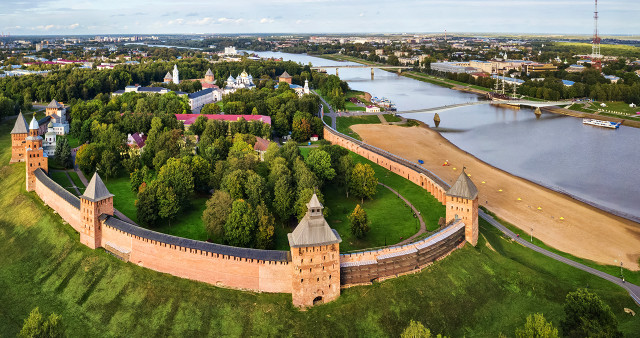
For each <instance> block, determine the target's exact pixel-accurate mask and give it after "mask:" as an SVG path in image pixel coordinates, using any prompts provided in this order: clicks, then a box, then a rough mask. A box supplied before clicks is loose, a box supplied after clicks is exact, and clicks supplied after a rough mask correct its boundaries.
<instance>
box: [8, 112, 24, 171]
mask: <svg viewBox="0 0 640 338" xmlns="http://www.w3.org/2000/svg"><path fill="white" fill-rule="evenodd" d="M27 134H29V126H27V121H26V120H25V119H24V116H22V112H20V114H18V118H17V119H16V124H15V125H14V126H13V129H11V160H10V161H9V163H16V162H24V154H25V149H26V142H27V141H26V139H27Z"/></svg>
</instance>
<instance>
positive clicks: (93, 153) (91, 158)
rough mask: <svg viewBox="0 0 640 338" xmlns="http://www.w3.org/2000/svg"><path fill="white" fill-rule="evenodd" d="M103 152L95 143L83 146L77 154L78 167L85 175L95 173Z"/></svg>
mask: <svg viewBox="0 0 640 338" xmlns="http://www.w3.org/2000/svg"><path fill="white" fill-rule="evenodd" d="M101 153H102V151H101V149H100V147H99V146H98V145H97V144H95V143H89V144H83V145H82V146H81V147H80V149H78V152H77V153H76V165H78V168H80V170H82V171H83V172H84V173H85V174H87V173H90V172H93V171H94V170H95V168H96V165H97V164H98V161H99V159H100V155H101Z"/></svg>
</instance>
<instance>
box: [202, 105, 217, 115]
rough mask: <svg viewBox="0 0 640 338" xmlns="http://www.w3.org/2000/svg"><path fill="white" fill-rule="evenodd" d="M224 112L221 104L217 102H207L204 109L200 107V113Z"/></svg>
mask: <svg viewBox="0 0 640 338" xmlns="http://www.w3.org/2000/svg"><path fill="white" fill-rule="evenodd" d="M221 112H222V109H221V108H220V106H219V105H217V104H215V103H208V104H205V105H204V107H202V109H200V114H207V115H209V114H220V113H221Z"/></svg>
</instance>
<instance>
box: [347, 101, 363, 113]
mask: <svg viewBox="0 0 640 338" xmlns="http://www.w3.org/2000/svg"><path fill="white" fill-rule="evenodd" d="M344 109H345V110H347V111H365V110H367V108H365V107H360V106H358V105H356V104H355V103H353V102H350V101H348V102H345V104H344Z"/></svg>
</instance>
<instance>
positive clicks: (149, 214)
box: [135, 183, 158, 226]
mask: <svg viewBox="0 0 640 338" xmlns="http://www.w3.org/2000/svg"><path fill="white" fill-rule="evenodd" d="M139 190H140V192H138V199H137V200H136V202H135V204H136V214H137V216H138V221H139V222H140V223H142V224H144V225H147V226H153V225H155V224H156V222H157V221H158V203H157V198H156V185H155V184H153V183H152V184H149V185H147V184H146V183H142V184H141V185H140V188H139Z"/></svg>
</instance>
